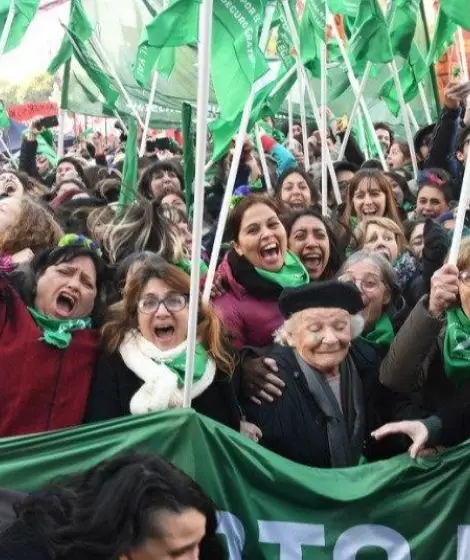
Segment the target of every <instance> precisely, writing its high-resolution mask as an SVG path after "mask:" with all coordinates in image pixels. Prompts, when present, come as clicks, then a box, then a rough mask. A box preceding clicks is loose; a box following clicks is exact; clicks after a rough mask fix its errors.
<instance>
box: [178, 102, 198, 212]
mask: <svg viewBox="0 0 470 560" xmlns="http://www.w3.org/2000/svg"><path fill="white" fill-rule="evenodd" d="M192 113H193V108H192V106H191V105H190V104H189V103H183V109H182V111H181V116H182V126H181V131H182V133H183V171H184V200H185V202H186V209H187V211H188V214H189V209H190V208H191V206H192V204H193V183H194V175H195V173H196V162H195V156H194V140H195V134H194V131H193V116H192Z"/></svg>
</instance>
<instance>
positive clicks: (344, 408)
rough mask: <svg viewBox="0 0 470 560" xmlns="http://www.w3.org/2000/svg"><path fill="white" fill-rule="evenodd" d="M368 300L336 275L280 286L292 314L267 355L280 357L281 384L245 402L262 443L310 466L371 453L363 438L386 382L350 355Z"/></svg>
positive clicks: (285, 309)
mask: <svg viewBox="0 0 470 560" xmlns="http://www.w3.org/2000/svg"><path fill="white" fill-rule="evenodd" d="M363 306H364V304H363V300H362V296H361V293H360V292H359V290H358V289H357V288H356V287H355V286H353V285H352V284H347V283H342V282H338V281H327V282H312V283H310V284H308V285H307V286H303V287H300V288H293V289H289V290H285V291H284V292H283V293H282V295H281V298H280V301H279V307H280V309H281V311H282V313H283V315H284V317H285V318H286V319H287V320H286V322H285V323H284V325H283V326H282V327H281V329H280V330H279V331H278V334H277V341H278V344H276V345H274V346H273V347H272V348H271V349H270V350H269V351H268V352H267V355H268V356H269V357H270V358H272V359H274V360H275V361H276V363H277V367H278V375H279V376H280V378H281V379H282V380H283V382H284V383H285V388H284V391H283V393H282V396H281V397H280V398H278V399H277V400H276V401H274V402H273V403H269V404H268V403H263V404H261V405H257V404H254V403H252V402H251V401H247V402H246V403H245V405H244V410H245V412H246V415H247V418H248V420H250V421H251V422H253V423H255V424H256V425H257V426H259V428H260V429H261V431H262V433H263V436H262V439H261V444H262V445H264V446H265V447H267V448H268V449H270V450H272V451H275V452H276V453H279V454H280V455H282V456H283V457H286V458H288V459H291V460H293V461H295V462H298V463H302V464H304V465H309V466H313V467H346V466H352V465H356V464H358V462H359V460H360V458H361V457H362V455H363V453H366V454H367V455H369V451H368V450H367V449H365V448H364V441H365V437H366V434H367V433H368V431H369V430H370V429H371V427H372V426H374V425H375V426H378V425H380V422H379V423H377V420H376V418H375V416H376V414H377V408H378V407H377V406H376V399H377V396H378V394H379V393H380V392H381V391H382V389H381V387H380V384H379V383H378V378H377V376H376V377H375V379H366V378H364V377H362V376H361V374H360V373H359V372H358V370H357V368H356V364H355V362H354V359H353V358H352V357H351V355H350V346H351V342H352V341H353V340H354V339H355V338H356V337H358V336H359V335H360V334H361V331H362V328H363V325H364V318H363V316H362V315H361V311H362V309H363ZM374 409H375V414H371V411H374ZM380 412H381V413H382V414H383V413H384V410H381V411H380ZM384 416H385V417H387V415H386V414H384Z"/></svg>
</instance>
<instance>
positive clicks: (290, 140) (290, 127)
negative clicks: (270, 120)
mask: <svg viewBox="0 0 470 560" xmlns="http://www.w3.org/2000/svg"><path fill="white" fill-rule="evenodd" d="M292 68H295V66H293V67H292ZM287 123H288V129H287V139H288V146H289V148H290V149H292V144H293V139H294V136H293V128H294V107H293V105H292V95H291V92H289V93H288V94H287Z"/></svg>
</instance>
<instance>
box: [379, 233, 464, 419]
mask: <svg viewBox="0 0 470 560" xmlns="http://www.w3.org/2000/svg"><path fill="white" fill-rule="evenodd" d="M469 337H470V239H469V238H466V239H464V240H462V243H461V246H460V251H459V256H458V259H457V266H453V265H450V264H445V265H444V266H443V267H441V268H440V269H439V270H438V271H437V272H435V273H434V275H433V277H432V279H431V291H430V294H429V296H425V297H423V298H422V299H421V300H420V301H419V302H418V304H417V305H416V307H415V308H414V309H413V310H412V312H411V313H410V315H409V317H408V319H407V320H406V322H405V323H404V325H403V327H402V329H401V330H400V332H399V333H398V334H397V336H396V338H395V340H394V342H393V344H392V345H391V347H390V350H389V352H388V355H387V357H386V358H385V360H384V361H383V362H382V366H381V369H380V379H381V381H382V383H383V384H384V385H385V386H386V387H389V388H390V389H391V390H393V391H396V392H402V393H409V392H411V391H419V392H420V394H421V397H422V399H423V403H424V406H425V408H427V409H428V410H429V411H431V412H434V411H436V410H438V409H439V408H441V407H444V406H447V405H457V404H459V403H460V404H468V403H470V368H469V360H470V351H469V350H468V348H467V344H466V342H467V340H468V338H469Z"/></svg>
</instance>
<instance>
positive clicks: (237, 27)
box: [211, 0, 269, 119]
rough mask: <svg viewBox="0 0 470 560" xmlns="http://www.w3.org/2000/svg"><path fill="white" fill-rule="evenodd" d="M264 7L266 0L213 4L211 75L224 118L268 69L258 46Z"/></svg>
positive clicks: (221, 0) (240, 104)
mask: <svg viewBox="0 0 470 560" xmlns="http://www.w3.org/2000/svg"><path fill="white" fill-rule="evenodd" d="M265 6H266V0H252V1H251V2H246V1H245V0H231V1H230V2H229V1H225V0H219V1H218V2H215V3H214V12H213V14H214V16H213V17H214V21H213V30H212V56H211V75H212V83H213V86H214V91H215V95H216V98H217V101H218V103H219V107H220V112H221V114H222V115H223V116H224V118H226V119H231V118H234V117H236V116H237V114H238V113H239V111H240V109H243V107H244V105H245V102H246V100H247V98H248V96H249V94H250V91H251V88H252V86H253V84H254V83H255V81H256V80H258V79H260V78H261V77H262V76H263V75H264V74H266V73H267V72H268V70H269V67H268V64H267V62H266V59H265V57H264V54H263V53H262V52H261V50H260V48H259V45H258V37H259V33H260V29H261V26H262V24H263V17H264V11H265Z"/></svg>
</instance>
